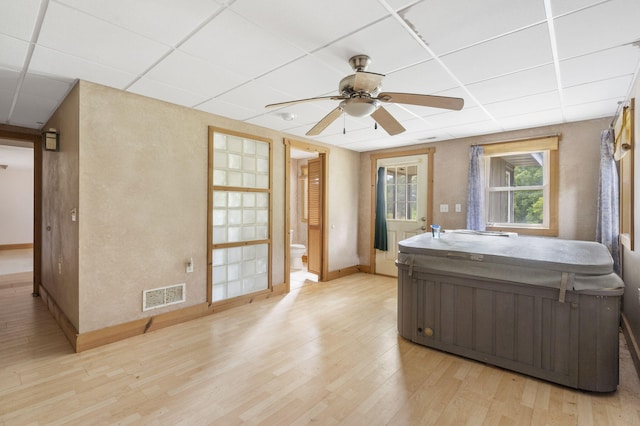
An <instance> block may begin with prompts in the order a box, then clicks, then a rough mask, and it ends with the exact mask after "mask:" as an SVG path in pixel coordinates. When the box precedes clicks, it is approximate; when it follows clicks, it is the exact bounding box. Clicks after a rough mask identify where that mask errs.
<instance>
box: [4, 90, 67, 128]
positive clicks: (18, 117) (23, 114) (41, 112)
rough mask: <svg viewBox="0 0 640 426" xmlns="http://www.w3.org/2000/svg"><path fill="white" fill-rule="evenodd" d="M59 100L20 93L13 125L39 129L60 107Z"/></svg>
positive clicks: (12, 117)
mask: <svg viewBox="0 0 640 426" xmlns="http://www.w3.org/2000/svg"><path fill="white" fill-rule="evenodd" d="M58 104H59V101H58V100H57V99H48V98H43V97H41V96H38V95H30V94H27V93H20V96H18V101H17V102H16V107H15V109H14V111H13V114H12V115H11V117H10V118H11V123H13V124H15V125H18V126H25V127H30V128H39V127H41V126H42V123H44V122H46V121H47V120H48V119H49V117H51V115H52V114H53V112H54V111H55V109H56V108H57V107H58Z"/></svg>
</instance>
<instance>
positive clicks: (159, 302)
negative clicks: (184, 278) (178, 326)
mask: <svg viewBox="0 0 640 426" xmlns="http://www.w3.org/2000/svg"><path fill="white" fill-rule="evenodd" d="M185 291H186V285H185V284H184V283H183V284H177V285H170V286H167V287H160V288H154V289H153V290H145V291H143V292H142V310H143V311H148V310H150V309H157V308H162V307H163V306H169V305H175V304H176V303H182V302H184V301H185Z"/></svg>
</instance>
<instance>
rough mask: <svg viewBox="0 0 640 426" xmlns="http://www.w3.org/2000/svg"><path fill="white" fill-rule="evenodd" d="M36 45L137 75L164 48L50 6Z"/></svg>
mask: <svg viewBox="0 0 640 426" xmlns="http://www.w3.org/2000/svg"><path fill="white" fill-rule="evenodd" d="M38 43H39V44H40V45H42V46H44V47H48V48H50V49H54V50H57V51H59V52H64V53H67V54H70V55H73V56H76V57H79V58H82V59H85V60H87V61H90V62H95V63H99V64H101V65H104V66H109V67H112V68H115V69H119V70H122V71H127V72H132V73H141V72H143V71H145V70H146V69H147V68H149V67H150V66H151V65H152V64H153V63H154V62H156V61H157V60H158V59H159V58H160V57H162V55H164V54H166V52H167V51H168V48H167V47H166V46H164V45H162V44H159V43H157V42H154V41H152V40H150V39H148V38H145V37H142V36H139V35H137V34H134V33H132V32H129V31H126V30H124V29H122V28H120V27H116V26H115V25H112V24H108V23H106V22H104V21H101V20H99V19H96V18H94V17H91V16H89V15H86V14H84V13H82V12H79V11H77V10H75V9H71V8H69V7H67V6H62V5H60V4H59V3H54V2H50V3H49V7H48V8H47V16H46V17H45V19H44V23H43V25H42V30H41V31H40V37H39V39H38Z"/></svg>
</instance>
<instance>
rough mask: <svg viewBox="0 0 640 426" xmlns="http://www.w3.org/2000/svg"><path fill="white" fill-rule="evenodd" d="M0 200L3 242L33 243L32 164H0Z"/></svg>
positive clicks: (0, 225) (0, 235)
mask: <svg viewBox="0 0 640 426" xmlns="http://www.w3.org/2000/svg"><path fill="white" fill-rule="evenodd" d="M31 151H33V149H32V150H31ZM31 155H33V154H31ZM0 200H1V201H0V246H1V245H5V244H6V245H9V244H32V243H33V167H31V168H24V169H21V168H18V169H16V168H12V167H8V168H6V169H1V168H0Z"/></svg>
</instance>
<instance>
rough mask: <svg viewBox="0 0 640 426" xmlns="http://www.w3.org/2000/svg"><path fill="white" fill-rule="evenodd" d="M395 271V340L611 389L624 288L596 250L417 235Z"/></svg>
mask: <svg viewBox="0 0 640 426" xmlns="http://www.w3.org/2000/svg"><path fill="white" fill-rule="evenodd" d="M397 266H398V331H399V333H400V335H401V336H402V337H404V338H406V339H409V340H411V341H413V342H416V343H419V344H421V345H425V346H428V347H432V348H436V349H440V350H443V351H447V352H451V353H453V354H457V355H461V356H464V357H468V358H472V359H475V360H479V361H482V362H486V363H488V364H492V365H496V366H499V367H503V368H507V369H510V370H513V371H516V372H520V373H524V374H528V375H531V376H534V377H537V378H540V379H544V380H548V381H551V382H555V383H559V384H562V385H565V386H570V387H573V388H577V389H584V390H589V391H596V392H611V391H614V390H615V389H616V388H617V385H618V345H619V342H618V325H619V317H620V298H621V296H622V293H623V290H624V284H623V282H622V280H621V279H620V278H619V277H618V276H617V275H616V274H615V273H613V261H612V259H611V255H610V254H609V252H608V250H607V249H606V247H605V246H603V245H602V244H599V243H595V242H588V241H571V240H561V239H556V238H543V237H524V236H517V235H513V234H499V233H474V232H469V231H459V232H455V231H454V232H446V233H443V234H442V235H441V238H439V239H436V238H433V237H432V236H431V234H420V235H416V236H414V237H411V238H408V239H406V240H403V241H401V242H400V243H399V253H398V260H397Z"/></svg>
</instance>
